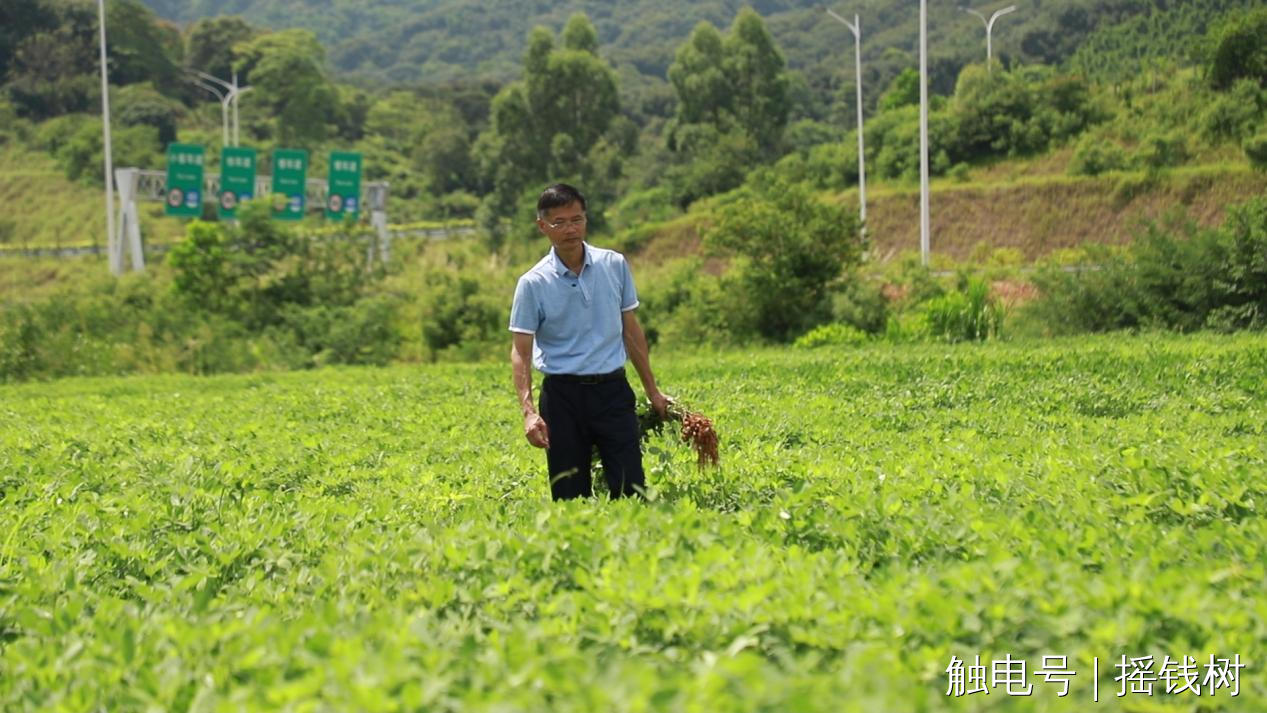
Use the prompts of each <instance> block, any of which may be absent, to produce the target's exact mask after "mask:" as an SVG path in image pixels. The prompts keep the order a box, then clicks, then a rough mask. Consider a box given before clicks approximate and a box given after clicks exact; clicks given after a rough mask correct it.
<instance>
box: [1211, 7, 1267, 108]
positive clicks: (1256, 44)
mask: <svg viewBox="0 0 1267 713" xmlns="http://www.w3.org/2000/svg"><path fill="white" fill-rule="evenodd" d="M1264 37H1267V9H1259V10H1255V11H1254V12H1249V13H1244V14H1239V15H1235V16H1233V17H1232V19H1231V20H1229V21H1228V22H1227V24H1225V25H1224V26H1223V27H1222V28H1221V29H1220V30H1219V31H1218V33H1217V35H1216V38H1215V40H1214V43H1213V45H1214V49H1213V51H1212V52H1211V56H1210V68H1209V71H1210V83H1211V84H1213V85H1214V88H1215V89H1220V90H1222V89H1227V88H1228V87H1231V86H1232V85H1233V84H1235V83H1236V80H1238V79H1252V80H1254V81H1256V82H1258V85H1259V86H1260V87H1261V86H1267V41H1264V39H1263V38H1264Z"/></svg>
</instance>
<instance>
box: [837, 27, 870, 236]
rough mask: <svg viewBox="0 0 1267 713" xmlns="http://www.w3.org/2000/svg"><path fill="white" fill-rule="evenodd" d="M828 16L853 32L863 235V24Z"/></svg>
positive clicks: (859, 202)
mask: <svg viewBox="0 0 1267 713" xmlns="http://www.w3.org/2000/svg"><path fill="white" fill-rule="evenodd" d="M827 14H828V15H831V16H832V17H833V18H835V19H836V20H838V21H840V22H842V23H844V25H845V27H848V28H849V31H850V32H853V50H854V62H853V64H854V72H855V74H854V87H855V89H856V90H857V98H856V100H855V103H856V104H857V105H858V216H859V219H860V220H861V221H862V231H863V235H865V234H866V229H867V162H866V152H865V150H864V144H863V139H862V22H861V21H860V20H859V19H858V15H857V14H855V15H854V16H853V22H850V21H848V20H846V19H845V18H843V17H841V16H840V15H837V14H836V13H834V12H832V10H831V8H828V9H827Z"/></svg>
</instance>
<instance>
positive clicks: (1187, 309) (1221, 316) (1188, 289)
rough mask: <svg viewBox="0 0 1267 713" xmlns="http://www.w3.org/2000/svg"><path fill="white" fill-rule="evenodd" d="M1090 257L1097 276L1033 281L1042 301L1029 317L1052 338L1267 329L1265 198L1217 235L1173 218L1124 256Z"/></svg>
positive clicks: (1060, 274)
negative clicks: (1153, 330) (1131, 331)
mask: <svg viewBox="0 0 1267 713" xmlns="http://www.w3.org/2000/svg"><path fill="white" fill-rule="evenodd" d="M1092 257H1093V259H1095V262H1098V263H1099V269H1093V270H1085V271H1082V272H1076V273H1072V272H1065V271H1062V270H1058V269H1054V268H1049V269H1046V270H1044V271H1042V272H1040V273H1038V275H1036V277H1035V283H1036V284H1037V285H1038V287H1039V289H1040V291H1041V293H1042V298H1041V299H1039V300H1037V301H1035V303H1033V304H1032V305H1031V306H1030V308H1029V309H1030V310H1031V312H1030V313H1031V314H1032V315H1034V316H1037V317H1038V318H1039V319H1041V320H1043V321H1044V322H1045V323H1046V324H1047V325H1048V326H1049V329H1051V330H1052V331H1056V332H1079V331H1105V330H1111V329H1122V328H1135V327H1162V328H1167V329H1174V330H1179V331H1191V330H1196V329H1202V328H1213V329H1219V330H1233V329H1261V328H1263V327H1264V326H1267V199H1263V198H1256V199H1253V200H1251V201H1249V202H1247V203H1245V204H1242V205H1239V206H1234V207H1233V208H1231V209H1229V212H1228V219H1227V221H1226V222H1225V224H1224V225H1223V226H1222V227H1220V228H1217V229H1204V230H1203V229H1198V228H1197V227H1196V226H1195V224H1193V223H1192V222H1190V221H1183V220H1180V219H1179V218H1173V217H1172V218H1171V219H1169V220H1168V221H1167V222H1166V223H1164V224H1153V225H1151V226H1149V228H1148V230H1147V231H1146V232H1144V233H1143V234H1141V235H1139V236H1138V237H1137V238H1136V239H1135V240H1134V241H1133V242H1132V244H1131V246H1130V248H1129V249H1128V250H1127V251H1126V252H1125V253H1124V254H1121V255H1118V254H1115V253H1111V252H1108V251H1107V250H1106V249H1101V250H1100V251H1099V254H1098V255H1095V254H1094V253H1093V254H1092Z"/></svg>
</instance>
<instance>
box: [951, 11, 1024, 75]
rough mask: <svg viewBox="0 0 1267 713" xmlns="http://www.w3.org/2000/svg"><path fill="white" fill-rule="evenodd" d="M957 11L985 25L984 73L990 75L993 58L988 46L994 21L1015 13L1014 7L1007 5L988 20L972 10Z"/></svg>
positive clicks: (990, 48)
mask: <svg viewBox="0 0 1267 713" xmlns="http://www.w3.org/2000/svg"><path fill="white" fill-rule="evenodd" d="M959 9H960V10H963V11H964V12H967V13H971V14H973V15H976V16H977V17H978V18H980V19H981V21H982V22H984V23H985V71H986V74H990V73H991V72H992V70H993V66H992V65H993V62H992V61H991V60H992V58H993V57H994V51H993V48H992V47H991V46H990V35H991V33H992V32H993V31H994V21H995V20H997V19H999V18H1000V17H1002V16H1003V15H1006V14H1008V13H1009V12H1016V6H1015V5H1008V6H1007V7H1005V8H1003V9H1002V10H997V11H995V13H994V14H993V15H990V19H988V20H987V19H986V18H985V15H982V14H981V13H979V12H977V11H976V10H973V9H972V8H970V7H960V8H959Z"/></svg>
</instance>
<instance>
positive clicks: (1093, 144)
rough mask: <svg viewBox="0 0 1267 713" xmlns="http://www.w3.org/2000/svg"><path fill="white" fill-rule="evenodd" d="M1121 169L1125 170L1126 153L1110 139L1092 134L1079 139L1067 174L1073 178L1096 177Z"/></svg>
mask: <svg viewBox="0 0 1267 713" xmlns="http://www.w3.org/2000/svg"><path fill="white" fill-rule="evenodd" d="M1123 168H1126V152H1125V151H1124V150H1123V149H1122V147H1121V146H1119V145H1118V144H1117V142H1115V141H1113V140H1112V139H1108V138H1105V137H1102V136H1096V135H1093V134H1088V135H1086V136H1083V137H1082V138H1081V139H1079V141H1078V145H1077V147H1076V148H1074V151H1073V158H1072V159H1071V160H1070V162H1069V173H1070V174H1072V175H1074V176H1098V175H1100V174H1102V173H1106V172H1108V171H1120V170H1122V169H1123Z"/></svg>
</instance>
